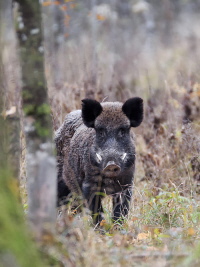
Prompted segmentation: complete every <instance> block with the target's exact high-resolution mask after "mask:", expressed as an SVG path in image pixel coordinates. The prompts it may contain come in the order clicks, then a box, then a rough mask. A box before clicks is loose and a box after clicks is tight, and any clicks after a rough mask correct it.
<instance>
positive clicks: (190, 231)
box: [187, 227, 196, 236]
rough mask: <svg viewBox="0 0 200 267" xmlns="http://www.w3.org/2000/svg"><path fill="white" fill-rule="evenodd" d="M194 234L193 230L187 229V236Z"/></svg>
mask: <svg viewBox="0 0 200 267" xmlns="http://www.w3.org/2000/svg"><path fill="white" fill-rule="evenodd" d="M195 233H196V232H195V230H194V228H192V227H190V228H188V229H187V234H188V235H190V236H193V235H195Z"/></svg>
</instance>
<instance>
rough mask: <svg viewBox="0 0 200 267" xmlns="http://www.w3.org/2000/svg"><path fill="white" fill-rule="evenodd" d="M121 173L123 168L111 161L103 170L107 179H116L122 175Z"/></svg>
mask: <svg viewBox="0 0 200 267" xmlns="http://www.w3.org/2000/svg"><path fill="white" fill-rule="evenodd" d="M120 171H121V168H120V167H119V166H118V165H117V164H116V163H115V162H114V161H109V162H108V163H107V165H106V167H105V168H104V169H103V174H105V175H106V176H107V177H115V176H117V175H118V174H119V173H120Z"/></svg>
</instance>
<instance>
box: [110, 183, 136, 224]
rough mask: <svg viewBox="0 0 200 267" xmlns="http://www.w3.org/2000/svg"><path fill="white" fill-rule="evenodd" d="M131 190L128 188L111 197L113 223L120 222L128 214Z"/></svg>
mask: <svg viewBox="0 0 200 267" xmlns="http://www.w3.org/2000/svg"><path fill="white" fill-rule="evenodd" d="M131 196H132V188H131V187H128V188H126V189H125V190H123V191H122V192H120V193H117V194H115V195H114V196H113V221H114V222H122V221H123V218H124V217H125V216H126V215H127V214H128V211H129V205H130V200H131Z"/></svg>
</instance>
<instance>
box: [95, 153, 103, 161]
mask: <svg viewBox="0 0 200 267" xmlns="http://www.w3.org/2000/svg"><path fill="white" fill-rule="evenodd" d="M96 155H97V158H98V160H99V162H101V161H102V157H101V156H100V155H99V154H98V153H96Z"/></svg>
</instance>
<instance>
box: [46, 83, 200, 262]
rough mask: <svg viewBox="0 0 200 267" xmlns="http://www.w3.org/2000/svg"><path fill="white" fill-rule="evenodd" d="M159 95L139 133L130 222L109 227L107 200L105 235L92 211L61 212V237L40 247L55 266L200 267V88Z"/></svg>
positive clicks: (152, 101)
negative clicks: (94, 222)
mask: <svg viewBox="0 0 200 267" xmlns="http://www.w3.org/2000/svg"><path fill="white" fill-rule="evenodd" d="M176 92H177V90H176ZM155 94H156V97H155V95H153V96H152V97H151V98H150V99H148V101H147V103H146V107H145V119H144V122H143V124H142V126H141V127H139V128H138V130H137V131H136V147H137V162H136V173H135V186H134V192H133V200H132V203H131V209H130V213H129V216H128V218H127V219H126V220H125V222H124V224H123V225H117V224H115V225H114V224H112V222H111V219H110V218H111V199H110V198H109V197H107V198H105V200H104V212H105V220H103V221H102V222H101V226H100V228H97V227H96V226H94V225H93V224H92V219H91V216H90V214H89V213H88V211H87V210H85V209H84V210H83V211H82V212H81V213H77V212H76V210H71V209H66V207H64V206H63V207H62V208H61V209H60V210H59V211H58V219H57V234H56V235H55V236H48V235H47V236H46V237H45V238H44V243H43V246H42V251H43V253H44V252H45V253H47V254H48V255H51V256H50V257H51V260H52V262H51V264H52V265H51V266H88V267H89V266H91V267H92V266H95V267H101V266H117V267H118V266H119V267H120V266H152V265H154V266H159V267H164V266H199V264H200V228H199V225H200V195H199V192H200V191H199V190H200V187H199V181H200V157H199V151H200V118H199V116H198V114H199V109H198V103H199V98H200V85H199V84H194V85H193V87H192V88H191V91H190V92H187V91H184V90H182V91H181V93H179V94H177V93H174V92H172V93H171V94H168V93H163V92H160V91H157V92H156V93H155ZM163 94H164V96H163ZM188 110H189V112H188ZM169 111H170V112H169ZM188 116H189V117H188ZM189 121H190V122H189Z"/></svg>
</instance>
